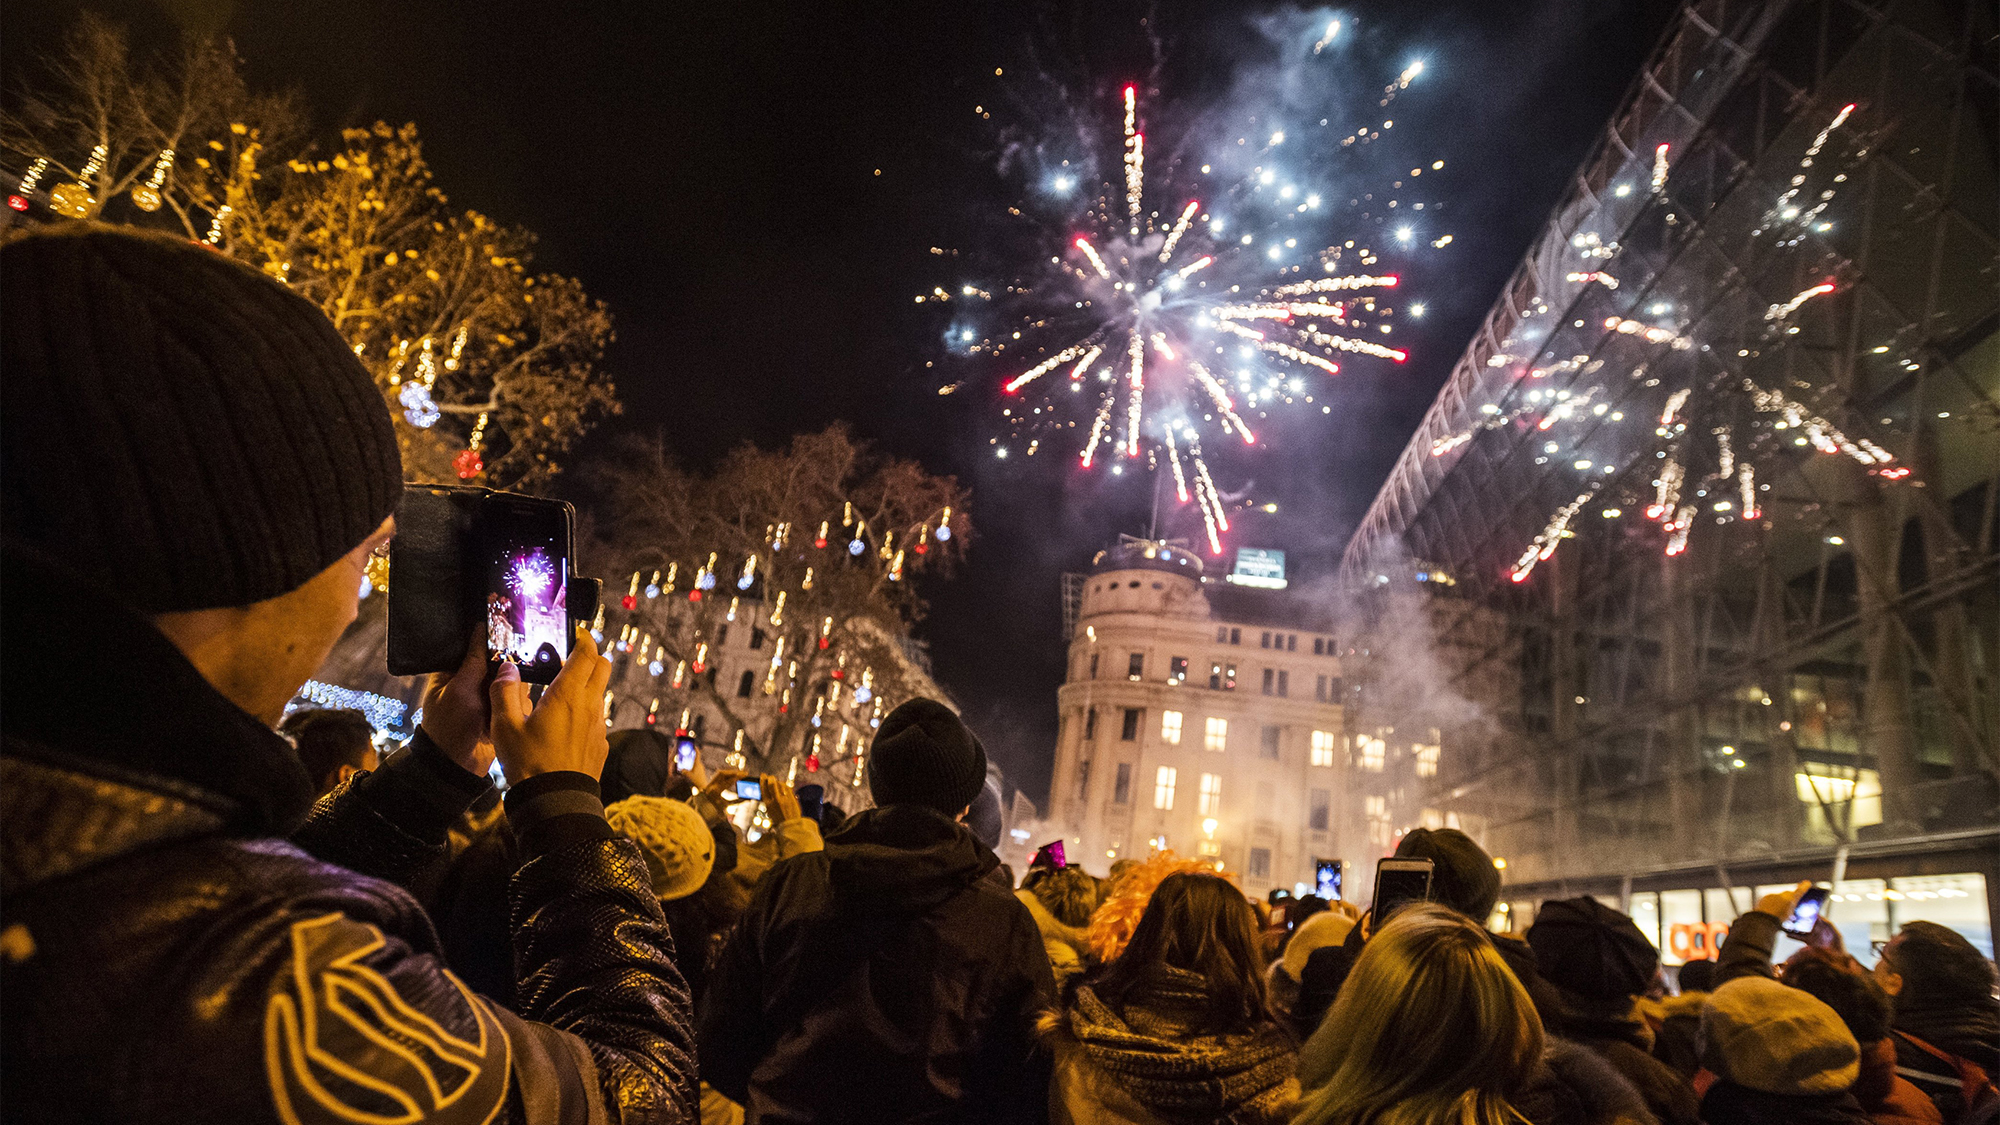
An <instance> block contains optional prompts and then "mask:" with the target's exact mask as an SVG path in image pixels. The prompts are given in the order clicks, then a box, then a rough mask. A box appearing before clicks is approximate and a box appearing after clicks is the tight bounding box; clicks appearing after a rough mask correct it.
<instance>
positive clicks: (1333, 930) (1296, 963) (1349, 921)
mask: <svg viewBox="0 0 2000 1125" xmlns="http://www.w3.org/2000/svg"><path fill="white" fill-rule="evenodd" d="M1352 929H1354V917H1353V915H1350V914H1348V913H1347V912H1346V911H1344V910H1342V909H1341V908H1340V907H1338V906H1336V907H1333V908H1331V909H1328V910H1322V911H1320V912H1319V913H1317V914H1315V915H1313V916H1312V917H1310V918H1308V919H1306V920H1305V921H1303V922H1300V923H1299V928H1298V929H1296V930H1293V931H1292V940H1290V941H1288V942H1286V943H1285V972H1286V973H1289V974H1290V975H1291V978H1292V979H1293V980H1304V979H1305V975H1306V960H1307V958H1310V957H1311V956H1312V955H1313V950H1315V949H1320V948H1323V947H1325V946H1329V945H1339V944H1340V943H1342V942H1344V941H1346V940H1347V934H1348V931H1350V930H1352Z"/></svg>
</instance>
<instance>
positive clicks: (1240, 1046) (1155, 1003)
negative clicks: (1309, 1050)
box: [1069, 967, 1296, 1122]
mask: <svg viewBox="0 0 2000 1125" xmlns="http://www.w3.org/2000/svg"><path fill="white" fill-rule="evenodd" d="M1205 984H1206V982H1205V981H1204V980H1203V978H1202V977H1201V976H1200V975H1199V974H1197V973H1191V972H1188V971H1186V970H1183V969H1175V968H1171V967H1163V968H1161V970H1160V971H1159V974H1158V976H1157V977H1156V978H1155V980H1154V982H1153V983H1152V984H1151V986H1150V987H1148V988H1147V989H1146V990H1145V991H1144V992H1142V993H1139V994H1136V995H1134V996H1133V997H1132V999H1131V1001H1130V1002H1128V1003H1127V1004H1126V1006H1125V1014H1124V1017H1123V1018H1120V1016H1119V1014H1118V1013H1117V1012H1114V1011H1113V1010H1112V1009H1111V1007H1110V1005H1108V1004H1106V1003H1104V1002H1103V1001H1102V1000H1100V999H1098V997H1097V994H1096V993H1095V992H1093V991H1091V989H1090V988H1088V987H1083V988H1078V989H1077V990H1076V1000H1075V1003H1074V1005H1073V1006H1072V1007H1071V1009H1070V1013H1069V1026H1070V1031H1071V1033H1072V1034H1074V1035H1075V1036H1076V1038H1077V1041H1078V1042H1080V1043H1081V1044H1082V1045H1083V1049H1084V1051H1085V1052H1086V1053H1087V1054H1088V1056H1089V1058H1090V1061H1091V1062H1092V1063H1093V1064H1095V1065H1096V1066H1097V1067H1098V1068H1099V1069H1101V1070H1103V1071H1104V1072H1105V1073H1106V1074H1107V1075H1109V1076H1110V1077H1111V1078H1112V1079H1113V1080H1114V1081H1115V1082H1116V1083H1117V1084H1118V1086H1119V1088H1120V1089H1122V1090H1124V1091H1126V1092H1127V1093H1129V1094H1131V1095H1132V1096H1133V1097H1134V1098H1136V1099H1138V1101H1139V1102H1141V1103H1142V1104H1144V1105H1145V1107H1146V1108H1147V1109H1148V1110H1150V1111H1152V1112H1153V1113H1154V1114H1156V1115H1158V1116H1160V1117H1163V1118H1166V1119H1167V1120H1169V1121H1176V1122H1214V1121H1218V1120H1222V1119H1226V1118H1229V1117H1231V1116H1232V1115H1234V1114H1237V1113H1239V1112H1241V1111H1244V1110H1249V1111H1251V1114H1252V1115H1259V1114H1261V1111H1262V1110H1263V1108H1265V1106H1266V1104H1267V1103H1274V1102H1276V1101H1277V1100H1278V1099H1280V1098H1282V1097H1283V1096H1284V1091H1283V1087H1284V1085H1285V1080H1286V1079H1288V1078H1290V1077H1291V1076H1292V1070H1293V1067H1294V1063H1295V1059H1296V1054H1295V1052H1294V1050H1293V1048H1292V1045H1291V1042H1290V1041H1289V1040H1288V1039H1287V1038H1286V1036H1285V1034H1284V1032H1283V1031H1281V1030H1279V1029H1278V1028H1277V1027H1276V1026H1275V1025H1265V1026H1261V1027H1256V1028H1253V1029H1251V1030H1249V1031H1245V1032H1240V1033H1236V1034H1230V1035H1202V1034H1194V1033H1192V1032H1191V1031H1190V1028H1191V1027H1192V1026H1193V1025H1194V1024H1195V1023H1196V1022H1197V1020H1198V1017H1199V1014H1200V1013H1201V1012H1202V1011H1203V1010H1204V1008H1205V1007H1206V1001H1207V991H1206V988H1205Z"/></svg>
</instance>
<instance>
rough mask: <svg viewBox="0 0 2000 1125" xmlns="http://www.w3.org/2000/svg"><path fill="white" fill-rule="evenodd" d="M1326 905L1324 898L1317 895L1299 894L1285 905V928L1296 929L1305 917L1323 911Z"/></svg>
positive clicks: (1303, 921)
mask: <svg viewBox="0 0 2000 1125" xmlns="http://www.w3.org/2000/svg"><path fill="white" fill-rule="evenodd" d="M1326 907H1327V902H1326V900H1325V899H1323V898H1321V897H1319V896H1318V895H1300V896H1299V897H1297V898H1295V899H1293V900H1292V901H1291V902H1289V903H1287V904H1286V906H1285V928H1286V929H1288V930H1293V931H1297V930H1298V928H1299V927H1300V926H1301V925H1303V924H1304V923H1305V921H1306V919H1308V918H1311V917H1312V916H1313V915H1315V914H1318V913H1320V912H1321V911H1324V910H1325V909H1326Z"/></svg>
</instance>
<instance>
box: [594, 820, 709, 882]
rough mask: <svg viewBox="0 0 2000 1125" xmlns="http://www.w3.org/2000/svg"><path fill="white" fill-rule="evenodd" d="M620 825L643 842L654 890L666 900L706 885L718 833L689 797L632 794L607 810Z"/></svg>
mask: <svg viewBox="0 0 2000 1125" xmlns="http://www.w3.org/2000/svg"><path fill="white" fill-rule="evenodd" d="M604 819H605V820H608V821H610V822H611V827H612V829H613V830H614V831H616V832H618V833H620V834H621V835H623V836H625V837H626V838H628V839H630V840H631V841H632V842H633V843H635V844H637V845H639V851H640V853H641V854H643V855H644V856H645V857H646V871H647V873H648V874H650V875H651V876H652V877H653V893H654V894H657V895H659V896H660V898H661V899H662V900H663V901H667V902H672V901H673V900H674V899H677V898H686V897H687V896H689V895H691V894H693V893H695V892H696V891H698V890H700V889H701V885H702V884H703V883H706V882H707V881H708V873H709V871H710V870H712V869H713V868H714V867H715V837H714V836H713V835H711V834H710V833H709V830H708V822H707V821H705V820H703V819H702V818H701V814H700V813H698V812H696V811H694V810H693V809H692V808H689V807H688V805H687V803H686V802H684V801H675V800H672V799H670V798H667V797H646V796H636V797H627V798H625V799H624V800H622V801H619V802H618V803H617V804H614V805H612V806H611V807H610V808H608V809H605V810H604Z"/></svg>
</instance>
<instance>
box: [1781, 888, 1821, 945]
mask: <svg viewBox="0 0 2000 1125" xmlns="http://www.w3.org/2000/svg"><path fill="white" fill-rule="evenodd" d="M1829 897H1830V892H1829V891H1828V890H1827V889H1826V888H1825V887H1814V888H1812V889H1811V890H1808V891H1807V892H1806V893H1804V894H1802V895H1800V896H1799V904H1798V905H1797V906H1794V907H1792V916H1791V917H1790V918H1787V919H1785V924H1784V927H1783V929H1784V931H1785V933H1786V934H1787V935H1788V936H1790V937H1795V938H1797V939H1799V940H1800V941H1804V940H1806V939H1807V938H1809V937H1811V936H1812V931H1813V925H1814V923H1816V922H1818V921H1819V920H1820V916H1821V915H1822V914H1824V913H1825V912H1826V902H1827V899H1828V898H1829Z"/></svg>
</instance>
